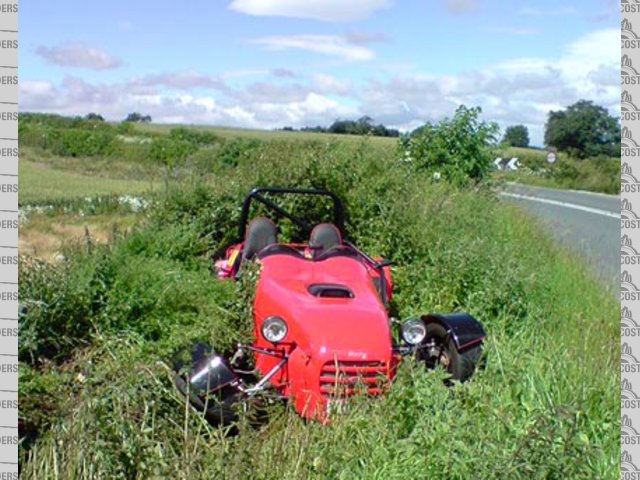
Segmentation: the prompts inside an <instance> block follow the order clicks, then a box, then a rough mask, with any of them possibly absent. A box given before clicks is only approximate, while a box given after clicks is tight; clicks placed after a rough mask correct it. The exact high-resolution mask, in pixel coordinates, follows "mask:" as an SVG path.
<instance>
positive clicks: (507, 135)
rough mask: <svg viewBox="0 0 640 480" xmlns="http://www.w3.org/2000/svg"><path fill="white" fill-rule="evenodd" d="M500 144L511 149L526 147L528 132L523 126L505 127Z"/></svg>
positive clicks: (527, 144)
mask: <svg viewBox="0 0 640 480" xmlns="http://www.w3.org/2000/svg"><path fill="white" fill-rule="evenodd" d="M502 143H503V144H505V145H509V146H511V147H525V148H526V147H528V146H529V130H528V129H527V127H525V126H524V125H512V126H510V127H507V129H506V130H505V132H504V137H502Z"/></svg>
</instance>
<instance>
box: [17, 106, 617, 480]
mask: <svg viewBox="0 0 640 480" xmlns="http://www.w3.org/2000/svg"><path fill="white" fill-rule="evenodd" d="M57 121H58V120H55V119H53V120H50V121H45V122H40V120H38V119H37V118H36V119H31V120H29V121H23V120H22V119H21V124H20V134H21V147H20V148H21V168H22V170H21V171H20V174H21V177H20V188H21V193H20V207H21V212H22V213H21V228H20V241H21V261H20V265H19V269H20V277H19V278H20V285H19V291H20V299H21V300H20V301H21V305H22V313H21V318H20V332H19V335H20V338H19V360H20V370H19V388H20V412H19V422H20V436H21V443H20V447H19V451H20V464H21V467H20V468H21V475H22V477H23V478H25V479H49V478H52V479H53V478H60V479H67V478H105V479H116V478H122V479H134V478H145V479H146V478H185V479H187V478H188V479H194V478H203V479H208V478H228V479H238V478H254V479H282V478H287V479H289V478H291V479H313V478H317V479H326V478H338V479H353V478H371V479H394V478H398V479H400V478H429V479H467V478H483V479H484V478H509V479H511V478H514V479H518V478H523V479H524V478H527V479H530V478H540V479H542V478H567V479H569V478H570V479H596V478H600V479H613V478H618V476H619V459H620V403H619V398H620V376H619V367H618V365H619V358H620V336H619V330H618V328H619V319H620V304H619V302H618V301H617V298H616V297H615V295H614V293H613V292H612V291H610V290H608V289H607V288H605V287H604V286H603V285H602V284H601V283H599V282H598V281H597V280H595V279H594V278H592V276H591V275H590V273H588V269H587V268H586V267H584V266H583V265H582V264H581V261H580V260H579V259H578V258H576V257H574V256H573V255H572V254H571V253H569V252H568V251H565V250H562V249H560V248H559V247H557V246H556V245H555V244H554V243H553V241H552V240H551V239H550V237H549V236H548V235H546V234H545V233H544V232H542V231H541V230H540V228H539V227H538V226H537V225H536V224H535V222H533V220H532V219H531V218H529V217H527V216H526V215H525V214H524V213H522V212H521V211H519V210H517V209H516V208H514V207H511V206H508V205H505V204H503V203H501V202H500V201H499V200H498V199H497V196H496V195H495V194H494V193H493V192H492V191H491V189H490V188H488V187H486V186H483V185H482V184H479V185H474V186H469V187H454V186H453V185H450V184H448V183H446V182H444V181H443V182H434V181H433V180H432V176H431V175H428V174H423V173H421V172H420V170H416V169H415V168H413V167H412V165H411V164H410V162H407V161H406V159H404V157H403V155H402V153H401V152H400V150H399V148H398V144H397V143H396V142H397V140H389V139H384V141H380V139H366V138H365V139H362V138H343V137H339V138H334V137H330V136H327V135H314V134H303V135H304V136H303V137H299V136H298V135H300V134H298V133H287V132H276V133H273V134H271V133H264V132H261V133H259V134H255V133H250V134H246V132H240V134H238V135H236V132H234V131H231V130H229V131H225V132H222V130H220V129H214V130H211V129H189V128H181V127H180V128H168V127H155V126H153V125H152V126H141V127H137V126H136V127H132V126H126V127H122V126H109V125H106V126H99V127H96V128H94V127H93V126H91V128H88V127H87V125H84V124H81V125H77V124H71V123H69V122H62V121H60V123H59V124H56V123H55V122H57ZM43 131H45V132H46V133H47V135H48V136H46V137H45V136H43V135H42V133H43ZM66 132H74V133H73V134H72V133H66ZM247 135H248V136H247ZM294 137H295V138H294ZM43 138H45V140H42V139H43ZM78 139H81V140H82V141H79V140H78ZM123 139H124V140H123ZM23 152H26V154H27V161H26V162H23V157H22V156H23ZM167 152H170V153H171V155H168V154H167ZM32 182H33V183H32ZM36 182H39V185H41V187H39V188H37V189H36V188H35V183H36ZM258 185H261V186H276V185H277V186H290V187H301V188H304V187H310V188H311V187H313V188H326V189H329V190H332V191H334V192H336V193H337V194H338V195H340V196H341V197H342V198H343V199H344V202H345V206H346V209H347V212H348V217H347V230H348V232H349V235H350V237H351V239H352V240H353V241H354V242H355V243H356V244H357V245H358V246H360V247H361V248H362V249H363V250H364V251H367V252H369V253H371V254H372V255H376V256H382V257H386V258H390V259H392V260H393V261H394V266H393V267H392V268H393V274H394V282H395V297H394V301H395V307H396V308H397V310H398V313H399V315H398V316H399V317H400V318H406V317H409V316H411V315H415V314H420V313H426V312H438V311H461V310H465V311H469V312H470V313H471V314H472V315H474V316H475V317H476V318H478V319H479V320H480V321H481V322H482V323H483V324H484V325H485V327H486V329H487V340H486V344H485V345H486V348H485V362H484V368H483V369H481V370H480V371H478V372H476V374H475V375H474V377H473V379H472V380H471V381H470V382H467V383H464V384H456V385H454V386H452V387H447V386H445V385H444V383H443V381H442V380H443V376H444V374H443V372H442V371H440V370H436V371H425V370H423V369H420V368H417V366H415V365H412V362H406V363H403V364H402V366H401V368H400V371H399V373H398V378H397V380H396V382H395V383H394V385H393V387H392V388H391V389H390V390H389V392H388V393H387V394H385V395H384V396H382V397H380V398H355V399H354V400H353V401H352V402H350V403H349V405H348V408H347V409H346V411H344V412H342V413H341V414H340V415H337V416H336V417H334V419H333V421H332V422H331V423H330V424H329V425H324V426H323V425H320V424H317V423H313V422H305V421H303V420H301V419H300V418H299V417H298V416H297V415H296V414H295V412H294V411H293V409H291V408H287V407H286V406H285V405H280V404H274V405H272V406H271V407H270V408H269V419H268V421H267V422H265V423H264V424H262V425H260V426H255V425H252V423H251V422H250V418H248V417H247V416H244V415H242V416H241V419H240V421H239V424H238V429H239V434H238V435H236V436H228V435H225V432H224V431H223V430H221V429H218V428H214V427H211V426H210V425H209V424H208V423H207V422H206V421H204V420H203V419H202V418H201V417H200V416H199V415H197V414H196V413H195V412H194V411H193V410H191V409H190V408H189V407H188V406H187V405H186V404H185V402H184V400H183V399H182V398H181V397H180V396H179V394H178V393H177V391H176V390H175V388H174V387H173V385H172V370H171V359H172V357H173V355H174V353H175V352H176V351H178V350H180V349H181V348H184V347H186V346H189V345H191V344H192V343H193V342H195V341H197V340H203V341H208V342H210V343H212V344H213V345H215V346H216V348H217V349H219V350H220V351H224V350H225V349H229V348H230V347H231V346H232V345H233V344H234V342H237V341H238V340H239V339H240V337H241V336H242V332H243V331H246V329H247V325H249V322H250V321H251V320H250V308H248V306H249V305H248V303H249V302H248V298H249V297H248V294H247V291H246V289H244V288H243V287H244V286H245V285H243V282H238V283H234V282H223V281H219V280H217V279H216V278H215V277H214V276H213V275H212V260H213V258H214V257H215V255H216V254H217V253H219V252H220V251H221V249H222V248H223V247H224V246H225V245H226V244H227V243H228V242H229V241H231V240H233V239H234V236H235V233H236V231H237V222H238V219H239V216H240V211H239V206H240V204H241V202H242V199H243V198H244V196H245V195H246V194H247V193H248V191H249V190H250V189H251V188H252V187H254V186H258ZM85 227H86V228H85Z"/></svg>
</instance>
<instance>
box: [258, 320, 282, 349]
mask: <svg viewBox="0 0 640 480" xmlns="http://www.w3.org/2000/svg"><path fill="white" fill-rule="evenodd" d="M287 330H288V328H287V322H285V321H284V320H283V319H281V318H280V317H268V318H267V319H266V320H265V321H264V322H263V323H262V336H263V337H264V338H266V339H267V340H269V341H270V342H272V343H278V342H281V341H282V339H283V338H284V337H286V336H287Z"/></svg>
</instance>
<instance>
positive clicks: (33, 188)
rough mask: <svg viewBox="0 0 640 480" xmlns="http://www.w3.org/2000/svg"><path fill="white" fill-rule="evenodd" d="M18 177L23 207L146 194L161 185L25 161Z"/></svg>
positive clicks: (21, 163) (22, 159)
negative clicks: (101, 197) (74, 199)
mask: <svg viewBox="0 0 640 480" xmlns="http://www.w3.org/2000/svg"><path fill="white" fill-rule="evenodd" d="M18 174H19V175H20V194H19V203H20V204H21V205H25V204H35V203H37V204H44V203H47V202H51V201H59V200H65V199H73V198H81V197H96V196H100V195H127V194H144V193H147V192H150V191H153V190H155V189H157V188H158V187H159V186H160V185H161V184H160V182H151V181H142V180H126V179H121V178H118V179H114V178H108V177H106V178H105V177H97V176H88V175H81V174H77V173H72V172H69V171H63V170H57V169H54V168H51V166H49V165H47V164H45V163H35V162H30V161H28V160H26V159H24V158H21V159H20V164H19V167H18Z"/></svg>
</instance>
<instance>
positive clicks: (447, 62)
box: [19, 0, 640, 145]
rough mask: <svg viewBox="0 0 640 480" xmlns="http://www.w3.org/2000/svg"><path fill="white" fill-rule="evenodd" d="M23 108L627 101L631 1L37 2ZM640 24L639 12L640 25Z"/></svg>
mask: <svg viewBox="0 0 640 480" xmlns="http://www.w3.org/2000/svg"><path fill="white" fill-rule="evenodd" d="M20 8H21V10H20V42H21V43H20V57H19V61H20V109H21V110H22V111H43V112H55V113H61V114H70V115H76V114H80V115H84V114H86V113H88V112H98V113H101V114H102V115H103V116H104V117H105V118H107V119H108V120H121V119H123V118H124V117H125V116H126V114H127V113H129V112H133V111H139V112H141V113H143V114H149V115H151V116H152V118H153V119H154V121H158V122H171V123H198V124H213V125H226V126H240V127H247V128H269V129H270V128H277V127H283V126H285V125H288V126H294V127H301V126H305V125H308V126H311V125H328V124H330V123H331V122H332V121H333V120H335V119H336V118H354V119H355V118H358V117H359V116H362V115H365V114H366V115H369V116H371V117H373V118H374V120H375V121H376V122H380V123H384V124H385V125H387V126H390V127H395V128H400V129H402V130H406V129H412V128H415V127H417V126H419V125H421V124H423V123H424V122H425V121H436V120H439V119H441V118H443V117H445V116H450V115H451V114H452V113H453V111H454V110H455V108H456V107H457V106H458V105H460V104H466V105H468V106H474V105H479V106H481V107H482V109H483V112H484V116H485V118H486V119H489V120H495V121H497V122H498V123H499V124H500V125H501V127H502V128H503V129H504V127H506V126H508V125H511V124H517V123H523V124H525V125H527V126H528V127H529V130H530V133H531V137H532V143H534V144H536V145H541V144H542V137H543V126H544V122H545V119H546V116H547V112H548V111H549V110H553V109H556V110H557V109H560V108H563V107H566V106H567V105H569V104H571V103H574V102H575V101H577V100H579V99H581V98H585V99H589V100H593V101H595V102H596V103H598V104H600V105H603V106H605V107H606V108H608V109H609V111H610V112H611V113H612V114H614V115H619V111H620V81H619V78H620V14H619V3H618V1H617V0H582V1H581V2H575V1H572V2H571V1H569V0H560V1H558V0H536V1H535V2H533V1H531V0H511V1H509V2H506V1H499V0H350V1H345V0H231V1H229V0H226V1H223V0H219V1H215V0H209V1H203V0H193V1H189V2H183V4H179V3H178V2H158V1H154V2H152V1H148V0H137V1H124V0H111V1H109V2H87V1H85V0H60V1H56V2H51V1H50V0H30V1H29V2H25V3H24V4H21V5H20ZM638 27H640V25H639V26H638Z"/></svg>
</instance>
